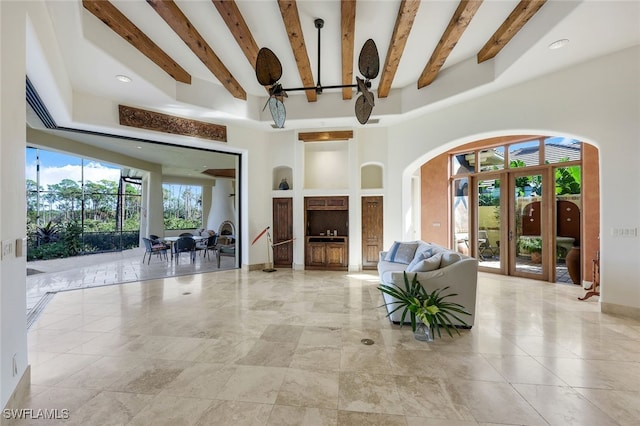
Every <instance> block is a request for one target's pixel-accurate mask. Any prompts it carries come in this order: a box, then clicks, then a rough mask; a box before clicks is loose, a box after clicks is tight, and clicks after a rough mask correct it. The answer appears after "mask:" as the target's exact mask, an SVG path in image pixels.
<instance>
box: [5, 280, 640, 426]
mask: <svg viewBox="0 0 640 426" xmlns="http://www.w3.org/2000/svg"><path fill="white" fill-rule="evenodd" d="M376 285H377V276H376V275H374V274H370V273H348V272H323V271H291V270H286V269H281V270H278V271H277V272H274V273H264V272H262V271H252V272H247V271H243V270H228V271H222V272H215V273H202V274H198V275H183V276H178V277H171V278H165V279H153V280H148V281H143V282H132V283H127V284H122V285H114V286H103V287H95V288H86V289H80V290H76V291H67V292H61V293H57V294H56V295H55V296H54V298H53V299H52V300H51V302H50V303H49V304H48V305H47V306H46V308H45V309H44V311H43V313H42V315H41V316H40V317H39V319H38V321H37V322H36V323H35V324H34V325H33V327H32V328H31V330H30V332H29V336H28V340H29V359H30V363H31V366H32V386H31V391H30V395H29V396H28V398H27V400H25V401H23V402H22V404H23V406H24V407H25V408H31V409H38V408H48V409H59V410H62V409H66V410H69V414H70V419H69V420H68V421H67V422H66V423H68V424H76V425H125V424H126V425H192V424H194V425H234V426H237V425H278V426H280V425H408V426H418V425H420V426H468V425H496V424H513V425H549V424H550V425H561V426H566V425H598V426H600V425H638V424H640V322H638V321H634V320H631V319H625V318H620V317H614V316H610V315H605V314H602V313H600V311H599V306H598V303H597V301H596V300H594V299H590V300H589V301H586V302H580V301H578V300H577V297H578V296H581V295H582V294H583V293H584V290H582V289H581V288H580V287H578V286H566V285H554V284H549V283H544V282H537V281H530V280H524V279H517V278H511V277H504V276H499V275H492V274H484V273H481V274H480V279H479V284H478V309H477V318H476V325H475V326H474V327H473V329H472V330H470V331H469V330H466V331H462V332H461V335H460V336H455V337H454V338H453V339H451V338H449V337H445V338H442V339H437V340H436V341H435V342H432V343H425V342H419V341H416V340H415V339H414V338H413V336H412V333H411V331H410V329H409V328H407V327H404V328H402V329H400V328H399V327H398V326H395V325H393V324H391V323H389V321H388V320H387V319H386V318H385V313H386V312H385V310H384V308H380V307H379V305H380V304H381V303H382V302H381V301H382V299H381V296H380V294H379V292H378V291H377V290H376ZM363 338H370V339H373V340H374V341H375V344H374V345H372V346H364V345H363V344H361V342H360V340H361V339H363ZM58 423H60V421H58ZM16 424H18V425H24V424H37V425H45V424H54V423H47V422H46V421H44V420H33V421H27V420H22V421H19V422H17V423H16Z"/></svg>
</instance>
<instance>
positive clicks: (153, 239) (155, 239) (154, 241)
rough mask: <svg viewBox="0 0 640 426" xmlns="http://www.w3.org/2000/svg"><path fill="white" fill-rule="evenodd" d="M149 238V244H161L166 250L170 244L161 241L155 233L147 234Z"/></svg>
mask: <svg viewBox="0 0 640 426" xmlns="http://www.w3.org/2000/svg"><path fill="white" fill-rule="evenodd" d="M149 239H150V240H151V244H162V245H164V246H165V247H166V248H167V250H168V249H170V248H171V244H167V243H163V242H162V240H161V239H160V237H159V236H157V235H153V234H151V235H149Z"/></svg>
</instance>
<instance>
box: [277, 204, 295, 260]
mask: <svg viewBox="0 0 640 426" xmlns="http://www.w3.org/2000/svg"><path fill="white" fill-rule="evenodd" d="M272 238H273V244H274V247H273V265H274V266H275V267H277V268H291V265H292V264H293V241H291V242H288V243H284V244H278V243H281V242H283V241H288V240H291V239H292V238H293V199H292V198H274V199H273V236H272Z"/></svg>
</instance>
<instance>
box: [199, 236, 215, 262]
mask: <svg viewBox="0 0 640 426" xmlns="http://www.w3.org/2000/svg"><path fill="white" fill-rule="evenodd" d="M217 245H218V234H213V235H209V238H207V239H206V240H204V241H203V244H197V245H196V250H199V251H203V252H204V254H205V255H206V256H207V259H209V260H211V256H210V255H209V252H210V251H213V253H214V254H215V253H216V250H217V249H218V247H217Z"/></svg>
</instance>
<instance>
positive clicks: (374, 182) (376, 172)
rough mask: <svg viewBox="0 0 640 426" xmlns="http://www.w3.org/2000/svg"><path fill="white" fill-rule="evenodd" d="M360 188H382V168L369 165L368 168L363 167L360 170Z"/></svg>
mask: <svg viewBox="0 0 640 426" xmlns="http://www.w3.org/2000/svg"><path fill="white" fill-rule="evenodd" d="M360 188H361V189H379V188H382V166H379V165H377V164H367V165H366V166H362V167H361V168H360Z"/></svg>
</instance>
